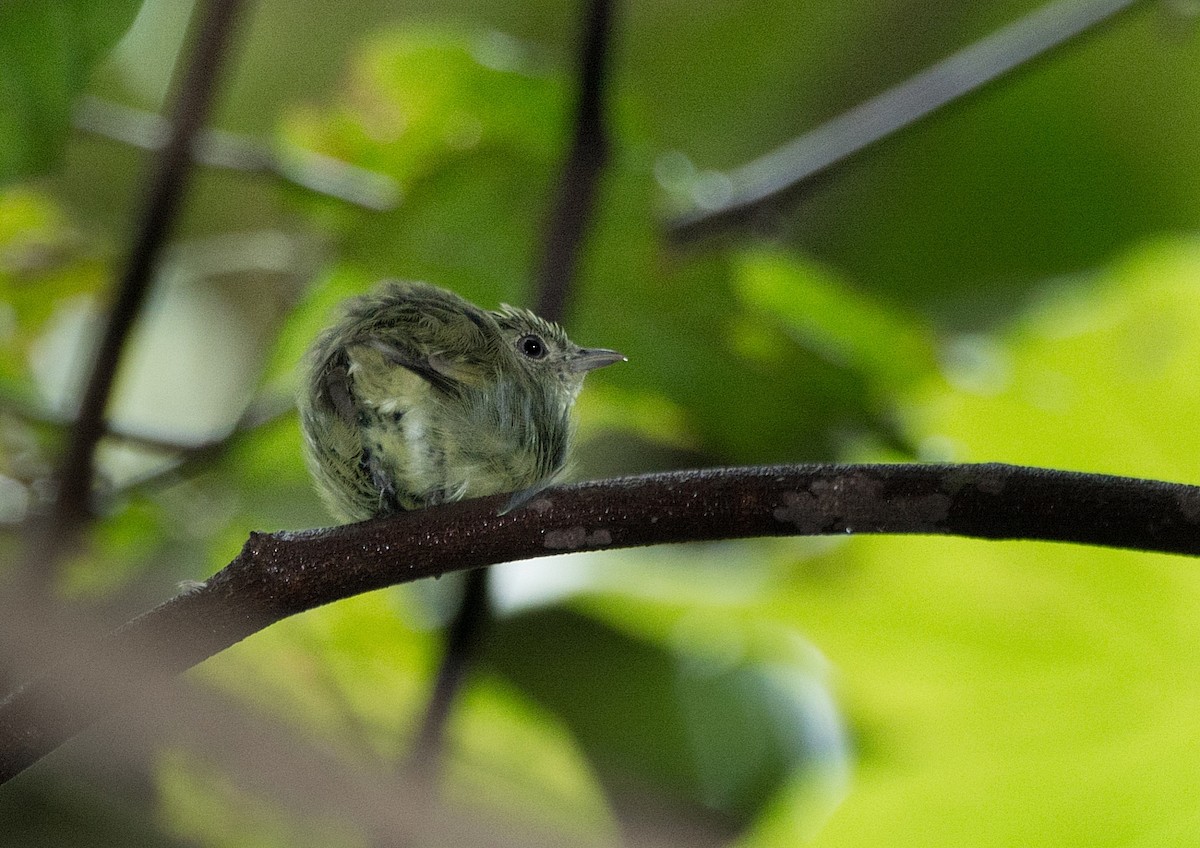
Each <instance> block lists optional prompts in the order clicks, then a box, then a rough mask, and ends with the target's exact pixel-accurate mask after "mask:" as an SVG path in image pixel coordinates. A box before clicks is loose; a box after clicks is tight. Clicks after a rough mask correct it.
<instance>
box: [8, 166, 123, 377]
mask: <svg viewBox="0 0 1200 848" xmlns="http://www.w3.org/2000/svg"><path fill="white" fill-rule="evenodd" d="M107 271H108V268H107V264H106V263H105V262H104V261H103V259H102V258H101V257H100V256H98V255H97V251H96V249H95V247H94V246H92V245H89V244H88V243H87V242H86V241H85V240H84V239H83V238H82V237H81V235H80V234H79V232H78V231H77V230H76V229H75V228H74V227H73V226H72V225H71V224H70V223H69V222H68V220H67V216H66V215H65V213H64V212H63V210H62V209H61V208H60V207H59V205H58V204H57V203H56V202H55V201H54V200H53V199H52V198H51V197H49V196H48V195H46V194H45V193H43V192H41V191H38V190H36V189H34V188H30V187H26V186H10V187H9V188H7V189H3V190H0V296H2V298H3V299H2V300H0V387H2V388H3V389H4V391H6V392H8V393H10V394H13V395H16V396H17V397H23V398H24V399H26V400H28V401H32V400H33V399H34V393H33V392H32V387H31V386H30V384H29V363H28V360H27V356H28V353H29V349H30V345H31V344H32V343H33V342H34V340H36V339H37V338H38V337H39V336H40V335H41V333H42V331H43V330H44V328H45V324H46V322H47V320H48V319H49V318H50V317H51V316H52V315H54V314H55V312H56V311H57V310H58V309H59V308H60V307H61V306H62V304H63V302H64V301H65V300H67V299H68V298H72V297H76V296H79V295H84V294H89V293H91V292H92V291H94V290H95V289H96V288H98V287H99V286H100V285H101V284H102V283H103V282H104V281H105V277H106V274H107Z"/></svg>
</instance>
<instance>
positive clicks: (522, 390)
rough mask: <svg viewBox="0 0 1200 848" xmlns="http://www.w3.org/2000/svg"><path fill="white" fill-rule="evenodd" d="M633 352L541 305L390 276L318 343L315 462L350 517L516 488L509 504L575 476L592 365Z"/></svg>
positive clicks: (305, 390)
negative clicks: (551, 315) (593, 343)
mask: <svg viewBox="0 0 1200 848" xmlns="http://www.w3.org/2000/svg"><path fill="white" fill-rule="evenodd" d="M622 361H626V357H625V356H624V355H622V354H620V353H618V352H617V351H614V350H609V349H606V348H584V347H580V346H579V345H577V344H575V343H574V342H572V341H571V340H570V339H569V338H568V337H567V334H566V332H565V331H564V330H563V329H562V327H560V326H559V325H558V324H556V323H554V322H551V321H547V320H545V319H543V318H540V317H538V316H537V315H535V314H534V313H533V312H531V311H529V310H527V309H521V308H517V307H513V306H508V305H507V304H504V305H501V306H500V308H499V309H497V310H485V309H482V308H480V307H478V306H476V305H474V304H473V303H471V302H469V301H467V300H466V299H464V298H462V297H460V296H459V295H457V294H455V293H454V292H451V291H448V290H446V289H443V288H439V287H437V286H433V285H430V284H428V283H422V282H409V281H396V280H387V281H384V282H382V283H381V284H379V285H378V286H376V287H375V288H374V289H372V290H371V291H369V292H367V293H365V294H361V295H358V296H356V297H353V298H350V299H349V300H347V301H346V302H345V304H344V306H343V309H342V314H341V317H340V318H339V319H338V320H336V321H335V322H334V323H333V324H332V325H331V326H330V327H329V328H328V329H327V330H325V331H324V332H323V333H321V334H320V335H319V336H318V337H317V338H316V340H315V341H314V342H313V344H312V346H311V348H310V349H309V351H308V354H307V356H306V359H305V364H304V372H305V373H304V378H303V380H302V385H301V390H300V396H299V398H298V407H299V411H300V424H301V430H302V432H303V436H304V454H305V459H306V463H307V465H308V468H309V471H310V472H311V475H312V478H313V481H314V484H315V487H316V489H317V491H318V493H319V494H320V495H321V497H322V499H323V500H324V501H325V504H326V505H327V506H328V508H329V510H330V512H331V513H332V514H333V515H334V516H335V517H336V518H337V519H338V520H340V521H345V522H354V521H361V520H365V519H367V518H372V517H375V516H378V515H384V514H388V513H393V512H398V511H405V510H416V509H423V508H426V507H430V506H435V505H437V504H442V503H448V502H451V501H457V500H461V499H463V498H473V497H482V496H485V495H495V494H500V493H512V496H511V497H510V498H509V501H508V502H507V503H506V505H505V506H504V508H503V509H502V510H501V512H507V511H510V510H512V509H516V508H517V507H519V506H521V505H522V504H524V503H525V502H527V501H528V500H529V499H530V498H532V497H533V496H534V495H536V494H537V493H538V492H540V491H542V490H543V489H544V488H545V487H547V486H549V485H550V484H552V483H554V482H555V481H556V480H558V479H559V478H560V477H561V475H562V474H563V472H564V469H565V468H566V465H567V458H568V450H569V448H570V443H571V438H572V432H573V423H572V416H571V409H572V407H573V405H574V403H575V399H576V397H577V396H578V395H579V392H580V389H581V388H582V386H583V381H584V377H586V376H587V374H589V373H590V372H592V371H594V370H596V369H597V368H603V367H605V366H607V365H612V364H614V363H616V362H622Z"/></svg>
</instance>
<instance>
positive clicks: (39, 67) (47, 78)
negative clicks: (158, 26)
mask: <svg viewBox="0 0 1200 848" xmlns="http://www.w3.org/2000/svg"><path fill="white" fill-rule="evenodd" d="M140 7H141V2H140V0H115V2H98V0H62V2H54V3H43V2H39V0H9V2H5V3H0V68H3V69H4V72H3V73H2V74H0V185H3V184H5V183H7V182H9V181H10V180H12V179H14V178H16V177H19V176H23V175H26V174H30V173H35V172H38V171H42V170H45V169H46V168H48V167H49V166H50V165H51V164H52V163H53V162H54V161H55V160H56V159H57V158H58V156H59V153H60V151H61V149H62V146H63V143H64V141H65V139H66V136H67V134H68V132H69V131H70V125H71V110H72V108H73V107H74V105H75V101H76V99H77V97H78V96H79V94H80V93H81V92H82V91H83V87H84V85H86V84H87V81H88V77H89V75H90V74H91V71H92V68H93V66H94V65H95V64H96V62H97V61H99V60H100V59H101V58H102V57H103V56H104V54H105V53H106V52H107V51H108V50H109V48H111V47H112V46H113V45H114V44H115V43H116V42H117V39H119V38H120V37H121V35H122V34H123V33H124V32H125V30H126V29H127V28H128V27H129V24H130V23H131V22H132V21H133V18H134V16H135V15H136V14H137V11H138V9H139V8H140Z"/></svg>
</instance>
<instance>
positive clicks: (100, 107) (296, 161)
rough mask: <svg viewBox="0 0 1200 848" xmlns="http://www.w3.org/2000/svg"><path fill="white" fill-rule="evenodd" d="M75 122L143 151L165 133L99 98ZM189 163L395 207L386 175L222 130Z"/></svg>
mask: <svg viewBox="0 0 1200 848" xmlns="http://www.w3.org/2000/svg"><path fill="white" fill-rule="evenodd" d="M74 123H75V127H76V129H79V130H82V131H83V132H87V133H91V134H92V135H96V136H100V137H102V138H107V139H110V140H112V141H118V142H121V143H122V144H128V145H130V146H131V147H137V148H140V149H142V150H162V149H163V148H164V147H165V146H166V143H167V139H168V138H169V134H170V125H169V123H168V122H167V121H166V120H165V119H164V118H162V117H161V116H159V115H156V114H154V113H153V112H146V111H143V110H141V109H135V108H133V107H132V106H125V105H124V104H121V103H112V102H110V101H107V100H101V99H100V98H98V97H89V98H86V99H84V101H83V102H82V103H80V105H79V107H78V108H77V109H76V110H75V117H74ZM193 159H194V161H195V162H196V163H198V164H200V165H204V166H206V167H209V168H221V169H224V170H231V171H241V172H243V173H249V174H269V175H271V176H275V177H278V178H279V179H282V180H285V181H287V182H290V183H293V184H294V185H297V186H300V187H301V188H305V189H308V190H309V191H314V192H317V193H318V194H324V195H328V196H329V197H334V198H337V199H338V200H344V201H345V202H347V203H353V204H354V205H356V206H361V207H363V208H364V209H370V210H372V211H385V210H388V209H392V208H394V207H395V206H396V204H397V203H398V202H399V189H398V187H397V186H396V182H395V181H394V180H393V179H392V178H391V177H389V176H387V175H386V174H381V173H378V172H377V171H369V170H367V169H365V168H359V167H358V166H356V165H351V164H350V163H349V162H343V161H341V160H338V159H332V158H330V157H327V156H321V155H319V154H317V153H313V152H311V151H301V150H291V151H289V153H288V155H286V156H281V155H279V154H277V153H276V152H275V151H273V150H271V149H270V148H269V147H267V146H266V145H264V144H261V143H260V142H258V141H256V140H254V139H252V138H247V137H246V136H242V135H237V134H235V133H230V132H224V131H221V130H213V129H208V130H202V131H201V132H200V133H199V135H198V136H197V137H196V144H195V147H194V152H193Z"/></svg>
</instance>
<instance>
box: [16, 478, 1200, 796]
mask: <svg viewBox="0 0 1200 848" xmlns="http://www.w3.org/2000/svg"><path fill="white" fill-rule="evenodd" d="M507 500H508V495H497V496H493V497H489V498H479V499H475V500H470V501H461V502H458V503H452V504H446V505H443V506H438V507H432V508H430V509H425V510H418V511H415V512H404V513H398V514H396V515H391V516H387V517H384V518H378V519H374V520H372V521H366V522H362V523H360V524H350V525H343V526H340V527H333V528H329V529H325V530H310V531H304V532H298V533H297V532H278V533H252V534H251V536H250V539H249V540H248V541H247V542H246V544H245V546H244V547H243V549H242V551H241V553H240V554H239V555H238V556H237V557H236V558H235V559H234V560H233V561H232V562H231V563H230V564H229V565H228V566H226V567H225V568H224V569H222V570H221V571H220V572H218V573H217V574H216V575H214V576H213V577H212V578H210V579H209V580H207V581H206V582H205V583H203V584H201V585H200V586H199V587H198V588H196V589H194V590H192V591H189V592H186V593H184V594H182V595H179V596H177V597H175V598H173V599H172V600H170V601H167V602H166V603H164V604H162V605H161V606H159V607H157V608H155V609H154V610H151V611H150V612H148V613H146V614H144V615H142V616H140V617H138V618H136V619H134V620H133V621H131V622H129V623H128V624H126V625H124V626H123V627H121V628H118V629H117V630H115V631H113V632H112V633H110V634H108V635H107V636H104V637H102V638H98V639H89V640H86V641H84V642H82V643H81V644H80V645H78V646H75V649H74V650H70V651H59V652H57V654H58V656H60V657H62V658H63V659H62V661H61V663H60V664H59V665H57V666H55V667H53V668H50V669H43V670H42V671H41V673H40V676H38V677H37V678H35V679H33V680H31V681H30V682H28V683H27V684H26V685H25V686H23V687H21V688H20V689H18V690H17V691H15V692H13V694H11V695H10V696H9V697H8V698H6V699H4V700H3V701H0V783H2V782H4V781H5V780H7V779H9V778H11V777H12V776H14V775H16V774H18V773H19V772H21V771H22V770H23V769H25V768H26V767H28V766H29V765H31V764H32V763H34V762H36V761H37V760H38V759H40V758H41V757H43V756H45V755H46V754H47V753H49V752H50V751H52V750H53V749H54V748H56V747H58V746H59V745H60V744H62V742H64V741H65V740H67V739H69V738H70V737H72V736H73V735H75V734H76V733H78V732H79V731H81V730H83V729H84V728H86V727H88V726H89V725H91V724H92V723H94V722H96V721H98V720H99V719H101V718H104V717H106V716H108V715H111V714H112V713H114V712H115V711H117V710H118V709H120V708H121V706H122V705H123V704H125V703H128V702H130V701H133V700H135V699H139V698H144V697H145V693H146V692H147V691H150V690H147V687H148V686H150V685H152V684H154V683H156V682H160V681H162V680H163V679H166V678H168V677H170V676H173V675H175V674H178V673H180V672H181V671H183V670H185V669H187V668H190V667H191V666H193V665H195V664H196V663H199V662H201V661H202V660H204V659H207V658H208V657H210V656H213V655H214V654H216V653H218V652H220V651H222V650H224V649H225V648H228V647H229V646H230V645H233V644H234V643H236V642H238V641H239V640H241V639H244V638H245V637H246V636H249V635H250V634H252V633H256V632H258V631H259V630H262V629H264V628H265V627H268V626H269V625H271V624H273V623H274V622H277V621H280V620H282V619H284V618H287V617H288V616H291V615H295V614H297V613H300V612H303V611H305V610H309V609H313V608H315V607H318V606H321V605H323V604H327V603H332V602H334V601H337V600H340V599H342V598H346V597H350V596H352V595H355V594H358V593H361V592H367V591H372V590H375V589H380V588H383V587H385V586H389V585H394V584H397V583H404V582H408V581H412V580H418V579H421V578H423V577H433V576H437V575H441V574H448V573H451V572H456V571H465V570H468V569H474V568H480V567H482V566H486V565H494V564H497V563H501V562H510V561H514V560H521V559H530V558H535V557H540V556H546V555H550V554H560V553H568V552H572V551H584V550H599V549H605V550H612V549H617V548H629V547H636V546H642V545H657V544H665V543H674V542H685V541H692V542H694V541H709V540H717V539H740V538H750V537H758V536H795V535H836V536H844V535H848V534H852V533H888V534H921V535H952V536H966V537H972V538H979V539H1023V540H1043V541H1056V542H1074V543H1079V544H1086V545H1103V546H1110V547H1119V548H1128V549H1134V550H1142V551H1157V552H1163V553H1176V554H1188V555H1191V556H1200V487H1197V486H1188V485H1184V484H1181V483H1164V482H1159V481H1156V480H1138V479H1134V478H1130V477H1113V476H1109V475H1103V474H1081V473H1076V472H1069V471H1054V470H1049V469H1044V468H1029V467H1023V466H1013V465H999V464H985V465H915V464H899V465H791V466H776V467H765V468H727V469H711V470H705V471H677V472H671V473H666V474H652V475H645V476H641V477H632V478H625V479H620V480H606V481H596V482H591V483H583V484H579V485H574V486H564V487H559V488H554V489H549V490H547V491H546V492H544V493H543V494H541V495H540V496H539V497H538V498H536V499H535V500H534V501H532V502H531V503H530V504H528V505H527V506H526V507H524V508H522V509H518V510H514V511H512V512H509V513H506V514H503V515H501V514H499V513H498V510H500V509H501V508H502V507H503V505H504V504H505V503H506V502H507ZM10 627H11V624H9V623H8V622H7V620H6V617H5V616H0V630H3V631H6V638H7V637H8V634H7V630H8V628H10ZM114 668H120V669H121V673H119V674H113V673H111V670H112V669H114Z"/></svg>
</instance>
